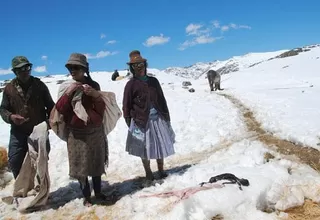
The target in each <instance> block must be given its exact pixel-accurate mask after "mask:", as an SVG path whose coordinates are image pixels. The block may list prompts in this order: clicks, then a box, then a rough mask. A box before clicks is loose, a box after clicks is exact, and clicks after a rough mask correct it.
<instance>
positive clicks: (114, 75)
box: [111, 71, 119, 81]
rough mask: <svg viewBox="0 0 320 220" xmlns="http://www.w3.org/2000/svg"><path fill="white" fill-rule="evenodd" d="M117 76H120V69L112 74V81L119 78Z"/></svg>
mask: <svg viewBox="0 0 320 220" xmlns="http://www.w3.org/2000/svg"><path fill="white" fill-rule="evenodd" d="M117 77H119V72H118V71H115V72H114V73H113V74H112V76H111V80H112V81H115V80H116V79H117Z"/></svg>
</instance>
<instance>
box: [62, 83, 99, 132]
mask: <svg viewBox="0 0 320 220" xmlns="http://www.w3.org/2000/svg"><path fill="white" fill-rule="evenodd" d="M87 84H89V85H90V86H91V87H92V88H94V89H96V90H98V91H99V90H100V86H99V84H98V83H97V82H95V81H92V82H88V83H87ZM72 97H73V96H72V95H70V96H68V95H66V94H65V95H63V96H61V98H60V99H59V100H58V101H57V104H56V109H57V111H58V112H59V113H60V114H62V115H63V118H64V121H65V122H66V124H67V125H68V126H70V127H72V128H80V129H81V128H85V127H87V126H90V127H99V126H101V125H102V121H103V114H104V110H105V103H104V101H103V99H102V98H101V96H100V97H98V98H93V97H91V96H87V95H85V94H83V95H82V100H81V102H82V105H83V107H84V109H85V110H86V112H87V114H88V116H89V117H88V122H87V125H85V123H84V121H82V120H81V119H79V118H78V117H77V115H76V114H75V113H74V112H73V108H72V105H71V100H72Z"/></svg>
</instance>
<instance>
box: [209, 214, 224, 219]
mask: <svg viewBox="0 0 320 220" xmlns="http://www.w3.org/2000/svg"><path fill="white" fill-rule="evenodd" d="M223 219H224V218H223V215H220V214H218V215H216V216H213V217H212V219H211V220H223Z"/></svg>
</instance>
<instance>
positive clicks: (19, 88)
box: [0, 76, 54, 135]
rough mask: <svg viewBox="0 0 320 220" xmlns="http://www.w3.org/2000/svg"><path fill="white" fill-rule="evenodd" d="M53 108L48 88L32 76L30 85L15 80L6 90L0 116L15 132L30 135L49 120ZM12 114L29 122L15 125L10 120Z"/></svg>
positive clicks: (0, 107)
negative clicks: (27, 119) (38, 125)
mask: <svg viewBox="0 0 320 220" xmlns="http://www.w3.org/2000/svg"><path fill="white" fill-rule="evenodd" d="M53 106H54V102H53V100H52V97H51V95H50V92H49V90H48V87H47V86H46V85H45V84H44V83H43V82H42V81H41V80H40V79H39V78H36V77H33V76H31V78H30V81H29V83H28V85H24V84H21V83H20V82H19V80H18V79H17V78H15V79H13V80H12V81H11V82H10V83H9V84H7V85H6V87H5V88H4V91H3V96H2V102H1V106H0V115H1V117H2V119H3V120H4V121H5V122H7V123H10V124H11V128H12V129H13V130H17V131H19V132H21V133H24V134H27V135H30V134H31V133H32V131H33V127H34V126H35V125H37V124H40V123H41V122H43V121H46V120H48V118H49V116H50V112H51V110H52V108H53ZM11 114H19V115H21V116H23V117H25V118H29V121H27V122H25V123H23V124H22V125H15V124H13V122H12V121H11V120H10V115H11Z"/></svg>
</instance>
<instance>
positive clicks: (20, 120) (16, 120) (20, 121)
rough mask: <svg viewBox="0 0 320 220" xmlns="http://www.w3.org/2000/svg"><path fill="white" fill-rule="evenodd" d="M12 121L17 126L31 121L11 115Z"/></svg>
mask: <svg viewBox="0 0 320 220" xmlns="http://www.w3.org/2000/svg"><path fill="white" fill-rule="evenodd" d="M10 120H11V121H12V122H13V123H14V124H15V125H21V124H23V123H25V122H27V121H29V118H25V117H22V116H21V115H17V114H12V115H10Z"/></svg>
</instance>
